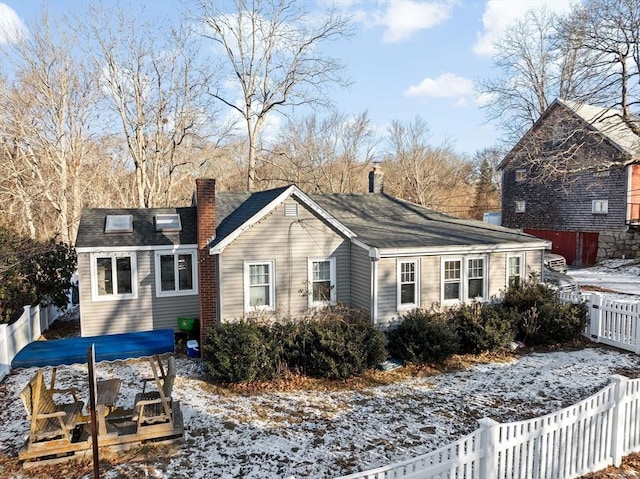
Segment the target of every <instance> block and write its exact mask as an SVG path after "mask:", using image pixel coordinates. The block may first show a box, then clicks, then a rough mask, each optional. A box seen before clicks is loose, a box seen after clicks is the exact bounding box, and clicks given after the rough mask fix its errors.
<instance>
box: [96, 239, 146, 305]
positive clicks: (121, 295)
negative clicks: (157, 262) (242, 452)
mask: <svg viewBox="0 0 640 479" xmlns="http://www.w3.org/2000/svg"><path fill="white" fill-rule="evenodd" d="M123 259H129V261H128V269H127V262H126V261H121V260H123ZM98 261H100V263H101V265H102V267H98ZM105 267H108V269H109V271H106V270H105ZM89 269H90V270H91V299H92V301H119V300H123V299H137V297H138V262H137V255H136V253H135V252H133V251H130V252H121V253H114V252H109V253H91V254H90V255H89ZM127 271H129V274H128V282H129V283H130V289H131V291H130V292H120V291H118V290H119V289H123V287H124V286H126V282H125V283H121V282H120V281H118V279H124V280H126V279H127V274H126V272H127ZM120 275H122V276H120ZM101 279H102V281H101ZM101 283H102V284H103V287H100V284H101ZM107 283H109V284H107Z"/></svg>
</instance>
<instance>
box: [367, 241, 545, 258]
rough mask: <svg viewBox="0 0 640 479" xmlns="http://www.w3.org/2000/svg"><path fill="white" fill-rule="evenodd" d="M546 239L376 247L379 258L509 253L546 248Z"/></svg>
mask: <svg viewBox="0 0 640 479" xmlns="http://www.w3.org/2000/svg"><path fill="white" fill-rule="evenodd" d="M547 244H548V241H543V240H540V241H536V242H531V243H501V244H497V245H468V246H465V245H457V246H455V245H454V246H437V247H427V248H385V249H378V253H379V257H380V258H402V257H410V256H441V255H465V254H479V253H510V252H516V251H535V250H544V249H546V248H547Z"/></svg>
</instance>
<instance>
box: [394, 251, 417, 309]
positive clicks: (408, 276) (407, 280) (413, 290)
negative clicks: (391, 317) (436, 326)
mask: <svg viewBox="0 0 640 479" xmlns="http://www.w3.org/2000/svg"><path fill="white" fill-rule="evenodd" d="M403 286H407V288H406V289H405V290H404V293H406V294H408V295H409V296H410V297H411V298H412V299H413V301H407V302H403ZM407 299H408V298H407ZM396 304H397V308H398V311H402V310H406V309H415V308H418V307H420V260H419V259H417V258H415V259H411V258H409V259H401V260H400V259H398V260H397V261H396Z"/></svg>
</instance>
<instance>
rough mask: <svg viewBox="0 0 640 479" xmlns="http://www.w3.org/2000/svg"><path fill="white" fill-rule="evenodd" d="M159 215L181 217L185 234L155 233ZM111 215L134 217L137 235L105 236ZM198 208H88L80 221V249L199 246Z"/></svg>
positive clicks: (78, 243) (135, 233) (83, 212)
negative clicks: (108, 217) (107, 222)
mask: <svg viewBox="0 0 640 479" xmlns="http://www.w3.org/2000/svg"><path fill="white" fill-rule="evenodd" d="M157 214H179V215H180V221H181V223H182V231H180V232H179V233H168V232H164V233H163V232H160V231H156V229H155V222H154V217H155V215H157ZM108 215H132V216H133V233H105V232H104V225H105V221H106V218H107V216H108ZM197 233H198V231H197V221H196V208H195V207H185V208H85V209H84V210H83V211H82V217H81V218H80V226H79V227H78V236H77V238H76V248H96V247H119V246H165V245H166V246H171V245H179V244H196V243H197V242H198V234H197Z"/></svg>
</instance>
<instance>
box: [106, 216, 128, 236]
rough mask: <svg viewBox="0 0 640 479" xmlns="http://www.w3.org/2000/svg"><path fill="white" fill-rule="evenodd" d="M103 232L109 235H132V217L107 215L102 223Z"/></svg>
mask: <svg viewBox="0 0 640 479" xmlns="http://www.w3.org/2000/svg"><path fill="white" fill-rule="evenodd" d="M104 232H105V233H107V234H109V233H133V216H132V215H107V218H106V220H105V222H104Z"/></svg>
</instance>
